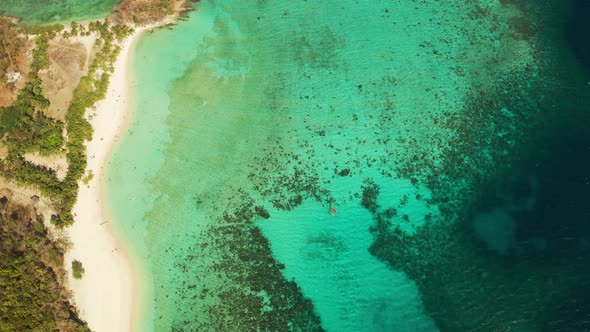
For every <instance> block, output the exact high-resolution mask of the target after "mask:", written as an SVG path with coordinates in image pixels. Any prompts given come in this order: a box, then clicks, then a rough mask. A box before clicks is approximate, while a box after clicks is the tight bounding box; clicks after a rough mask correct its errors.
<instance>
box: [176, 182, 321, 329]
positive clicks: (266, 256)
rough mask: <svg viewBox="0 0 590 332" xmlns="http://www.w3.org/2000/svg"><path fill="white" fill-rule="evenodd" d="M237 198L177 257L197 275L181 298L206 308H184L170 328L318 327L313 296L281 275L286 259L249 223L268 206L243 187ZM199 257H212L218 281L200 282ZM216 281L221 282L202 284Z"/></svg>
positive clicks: (185, 269)
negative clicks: (198, 312) (195, 313)
mask: <svg viewBox="0 0 590 332" xmlns="http://www.w3.org/2000/svg"><path fill="white" fill-rule="evenodd" d="M235 201H236V202H237V203H236V205H231V208H230V209H228V210H226V211H225V213H224V214H223V217H222V218H220V219H219V220H217V222H216V223H215V225H214V226H210V227H208V228H207V229H205V230H203V231H202V238H203V241H202V242H201V243H200V244H199V245H197V246H194V247H193V248H192V250H191V251H192V252H191V253H190V254H189V255H187V256H186V259H185V260H184V261H183V262H182V263H177V268H179V269H180V270H182V271H183V272H184V273H185V274H187V275H190V274H193V273H194V276H195V277H194V278H191V279H188V281H185V282H183V287H182V290H181V292H182V294H180V298H181V299H183V302H184V303H190V302H191V301H198V302H201V303H207V311H206V312H204V313H202V314H203V317H201V319H198V320H191V319H190V317H191V316H190V311H187V312H186V314H183V315H182V317H187V318H186V320H185V321H182V322H176V323H175V325H174V330H175V331H206V330H215V331H257V330H262V331H288V330H295V331H322V330H323V329H322V328H321V324H320V319H319V317H318V316H317V314H316V313H315V312H314V307H313V304H312V302H311V301H310V300H309V299H306V298H305V297H304V296H303V295H302V293H301V289H300V288H299V287H298V286H297V284H296V283H295V282H294V281H292V280H287V279H286V278H285V277H284V276H283V274H282V270H283V269H284V265H283V264H281V263H279V262H277V261H276V259H275V258H274V257H273V256H272V252H271V249H270V244H269V242H268V240H267V239H266V238H265V237H264V236H263V235H262V233H261V231H260V229H259V228H258V227H257V226H256V225H255V224H254V223H253V222H254V221H256V220H257V219H264V218H267V217H268V212H267V211H266V209H264V208H263V207H262V206H257V205H254V201H253V200H252V199H251V198H249V197H248V195H247V194H246V193H244V192H243V191H240V192H239V194H238V195H237V196H236V200H235ZM203 257H210V258H211V257H213V258H215V262H214V263H213V265H212V266H211V271H209V272H210V273H211V275H213V276H216V278H217V279H218V282H217V283H211V282H209V283H207V284H205V283H202V282H200V281H201V279H200V278H202V273H201V272H199V271H198V266H199V264H197V261H198V260H201V259H203ZM195 266H197V268H195ZM193 269H195V270H193ZM224 280H226V281H227V282H222V281H224ZM216 284H217V285H218V286H219V287H216V288H212V289H209V288H205V286H206V285H210V286H209V287H215V286H213V285H216ZM179 310H181V311H184V310H190V308H187V309H185V308H180V309H179Z"/></svg>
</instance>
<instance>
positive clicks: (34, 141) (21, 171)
mask: <svg viewBox="0 0 590 332" xmlns="http://www.w3.org/2000/svg"><path fill="white" fill-rule="evenodd" d="M58 28H59V27H57V28H55V27H54V28H51V29H46V30H43V32H42V33H41V34H40V35H38V36H36V37H35V39H34V41H35V46H36V47H35V49H34V53H33V61H32V64H31V72H30V74H29V77H28V79H29V81H28V83H27V84H26V85H25V88H24V89H23V91H21V93H20V94H19V96H18V98H17V101H16V102H15V103H14V105H12V106H11V107H8V108H0V136H3V137H4V138H5V141H6V145H7V146H8V147H9V155H8V157H7V158H5V160H3V161H2V163H0V171H2V174H3V175H4V176H5V177H7V178H9V179H12V180H14V181H16V182H17V183H19V184H21V185H24V186H29V187H33V188H36V189H39V190H40V191H41V192H42V193H43V194H44V195H46V196H48V197H50V198H51V199H52V201H53V202H54V203H55V205H56V209H57V211H58V213H57V214H56V215H54V216H53V217H52V218H51V221H52V222H53V223H54V224H55V225H57V226H58V227H64V226H68V225H71V224H72V223H73V222H74V218H73V215H72V209H73V207H74V205H75V203H76V199H77V196H78V181H79V180H81V179H82V176H83V175H84V172H85V170H86V147H85V146H84V142H85V141H86V140H89V139H90V138H91V137H92V127H91V125H90V123H88V121H87V120H86V118H85V117H84V115H85V113H86V109H87V108H89V107H91V106H92V105H94V103H96V102H97V101H99V100H100V99H103V98H104V97H105V96H106V91H107V88H108V84H109V78H110V72H112V70H113V63H114V61H115V59H116V57H117V55H118V53H119V52H120V47H119V46H118V45H117V42H118V41H121V40H122V39H123V38H125V37H126V36H127V35H128V34H129V33H130V32H131V29H130V28H128V27H127V26H125V25H114V26H111V25H110V24H109V22H108V21H103V22H98V21H96V22H91V23H90V24H89V26H88V30H85V29H84V28H83V27H81V26H79V25H74V30H73V31H70V32H64V33H63V34H62V36H63V35H64V34H69V35H75V34H78V33H83V34H89V33H94V34H96V35H97V36H98V43H99V45H100V46H101V50H100V52H99V53H98V54H97V55H96V57H95V58H94V60H93V62H92V63H91V64H90V65H89V68H88V73H87V74H86V75H85V76H83V77H82V78H81V79H80V83H79V85H78V87H77V88H76V89H75V90H74V91H73V98H72V102H71V104H70V106H69V108H68V110H67V113H66V121H65V125H64V124H63V123H61V122H59V121H55V120H52V119H49V118H48V117H46V116H45V115H44V113H43V112H41V111H42V110H43V109H45V108H47V107H48V106H49V101H48V100H47V99H46V98H45V97H44V96H43V89H42V87H41V81H40V79H39V77H38V73H39V71H40V70H42V69H44V68H46V67H47V66H48V64H49V58H48V54H47V48H48V45H49V43H50V41H51V40H52V39H54V38H56V36H57V35H58V33H59V32H60V31H59V30H58ZM64 127H65V128H64ZM64 129H65V131H66V132H67V141H66V144H65V146H64V138H63V135H62V133H63V132H64ZM64 149H65V151H66V158H67V162H68V166H69V167H68V173H67V175H66V178H65V179H64V180H63V181H59V179H58V178H57V176H56V174H55V172H54V171H53V170H51V169H48V168H45V167H42V166H37V165H34V164H32V163H29V162H27V161H25V160H24V159H23V157H22V156H23V154H25V153H27V152H38V153H39V154H41V155H51V154H54V153H58V152H60V151H62V150H64Z"/></svg>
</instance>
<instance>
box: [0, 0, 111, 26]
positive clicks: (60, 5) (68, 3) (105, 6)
mask: <svg viewBox="0 0 590 332" xmlns="http://www.w3.org/2000/svg"><path fill="white" fill-rule="evenodd" d="M116 3H117V0H1V1H0V13H4V14H5V15H8V16H13V17H19V18H22V19H23V22H24V23H26V24H44V23H63V22H68V23H69V22H72V21H85V20H91V19H100V18H103V17H105V16H107V15H108V14H109V13H110V12H111V10H112V9H113V7H114V6H115V4H116Z"/></svg>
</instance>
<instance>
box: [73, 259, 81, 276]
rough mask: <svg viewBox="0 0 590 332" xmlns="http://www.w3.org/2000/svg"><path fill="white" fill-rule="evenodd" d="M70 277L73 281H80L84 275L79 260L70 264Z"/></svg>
mask: <svg viewBox="0 0 590 332" xmlns="http://www.w3.org/2000/svg"><path fill="white" fill-rule="evenodd" d="M72 275H73V276H74V278H75V279H82V276H83V275H84V267H83V266H82V262H80V261H79V260H74V261H73V262H72Z"/></svg>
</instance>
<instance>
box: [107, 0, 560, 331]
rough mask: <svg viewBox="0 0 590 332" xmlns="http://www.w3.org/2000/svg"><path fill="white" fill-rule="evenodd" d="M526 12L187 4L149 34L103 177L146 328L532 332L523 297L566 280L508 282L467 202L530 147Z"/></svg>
mask: <svg viewBox="0 0 590 332" xmlns="http://www.w3.org/2000/svg"><path fill="white" fill-rule="evenodd" d="M525 12H526V11H524V10H523V8H522V7H519V6H517V5H515V4H512V3H500V2H498V3H495V2H494V3H486V4H478V3H476V2H469V3H465V2H464V1H449V2H445V3H441V2H439V1H424V2H420V3H417V2H404V1H384V0H383V1H357V2H355V3H354V4H351V3H349V4H343V3H342V2H340V1H322V2H297V3H293V2H291V1H281V0H276V1H258V2H256V3H248V4H246V3H243V2H239V1H229V0H226V1H201V3H200V4H199V5H198V10H197V11H195V12H193V13H191V14H190V16H189V18H188V20H187V21H183V22H180V23H179V24H177V25H176V26H175V27H174V28H173V29H171V30H168V29H163V30H159V31H157V32H155V33H152V34H149V35H147V36H145V37H144V38H143V39H142V40H141V42H140V43H139V45H138V47H137V50H136V54H135V65H134V71H135V74H134V78H133V86H134V93H135V98H136V107H135V108H134V110H133V111H134V119H133V121H132V124H131V126H130V128H129V130H128V132H127V133H126V135H125V137H124V138H123V140H122V142H121V143H120V145H119V146H118V147H117V150H116V152H115V154H114V156H113V158H112V160H111V162H110V166H109V171H108V177H107V179H105V181H107V196H108V197H109V200H110V201H111V205H112V210H113V216H114V219H115V220H116V229H117V232H118V233H119V234H120V235H121V236H122V237H123V238H124V239H125V240H126V242H129V243H132V244H133V245H132V251H134V252H133V253H134V256H136V257H137V258H138V259H139V260H141V261H143V262H144V263H145V268H146V272H147V273H146V274H145V276H144V277H145V280H144V281H145V284H146V285H148V288H149V292H148V294H149V296H148V301H147V302H146V303H145V308H144V311H145V317H144V319H143V320H142V321H143V322H144V323H145V326H143V327H142V328H143V329H144V330H156V331H160V330H174V329H188V330H199V329H201V330H204V329H223V330H250V329H262V330H290V329H292V330H319V329H321V328H323V329H326V330H330V331H362V330H366V331H391V330H398V331H436V330H439V329H441V330H446V331H447V330H448V331H455V330H457V331H459V330H469V329H473V328H479V329H480V330H490V331H492V330H495V329H499V328H505V327H506V326H513V327H514V328H518V330H519V331H520V330H522V331H535V330H536V328H537V325H535V324H536V323H535V322H536V320H537V319H539V317H541V315H540V314H538V313H539V312H542V310H539V308H538V307H539V306H537V307H534V303H544V304H547V303H549V302H550V300H549V299H548V298H549V297H551V296H553V295H555V296H557V295H559V294H562V293H560V292H562V291H564V290H563V289H558V288H555V289H553V290H552V292H553V293H554V294H553V293H551V292H548V293H547V294H550V293H551V294H553V295H551V296H549V295H548V296H547V299H544V300H543V301H545V302H543V301H541V302H534V301H536V300H538V297H537V296H536V295H534V294H535V293H534V292H533V291H532V289H534V287H535V286H536V285H542V286H543V287H548V286H547V284H543V283H542V279H543V278H544V276H546V275H543V274H542V273H540V272H539V271H542V268H541V267H539V266H536V265H530V264H529V263H526V264H524V263H523V264H521V263H519V264H520V265H517V268H516V269H515V270H514V271H516V272H514V273H513V274H510V273H507V271H508V270H509V268H507V267H506V266H504V265H502V264H501V260H502V256H500V257H499V256H498V255H497V253H493V252H492V253H490V252H489V250H488V247H486V244H485V243H483V244H482V241H481V239H478V238H477V234H475V235H474V233H473V223H472V222H471V221H470V220H472V219H473V216H470V215H469V212H465V211H470V210H469V206H477V205H478V204H479V203H477V202H475V203H474V199H473V197H479V196H478V195H480V193H479V191H480V190H483V189H482V188H486V186H485V185H484V184H485V183H487V182H489V181H493V179H494V177H495V176H496V175H498V174H500V173H499V171H498V169H500V168H501V167H499V165H500V166H501V165H504V164H507V163H508V160H509V159H510V156H513V155H517V151H519V150H520V149H523V147H524V146H525V145H526V144H528V143H527V142H526V140H525V138H523V137H526V136H527V135H528V134H527V130H532V129H530V128H529V127H528V126H529V124H530V123H532V122H533V120H534V119H535V117H536V114H537V113H535V112H537V109H538V107H537V108H535V107H534V106H536V105H538V104H536V103H537V100H538V99H539V98H540V97H539V96H538V95H530V94H528V93H529V92H530V91H534V90H535V89H536V88H537V85H536V84H537V83H538V80H539V79H538V78H539V77H540V76H539V75H540V71H538V70H540V68H541V67H542V65H543V63H542V62H540V61H539V51H538V50H537V49H536V48H535V47H536V44H535V43H533V42H532V40H533V38H534V32H533V31H532V30H530V31H529V30H526V29H522V24H530V22H529V23H526V22H527V21H526V20H527V19H528V17H527V16H526V15H525V14H524V13H525ZM451 18H452V19H451ZM523 22H524V23H523ZM529 34H530V35H529ZM521 95H522V96H524V97H522V98H520V96H521ZM507 96H508V97H507ZM512 96H515V98H512ZM544 98H549V97H544ZM539 112H540V111H539ZM496 172H498V173H496ZM490 179H491V180H490ZM472 214H476V212H473V213H472ZM498 224H500V225H501V224H502V223H501V222H499V223H498ZM463 226H464V227H463ZM493 231H495V230H493ZM496 233H497V232H496ZM502 248H503V249H506V252H508V249H509V248H504V247H502ZM498 257H499V258H498ZM498 260H500V261H498ZM527 264H529V265H527ZM531 271H533V272H531ZM555 271H557V270H555ZM527 273H537V275H536V276H535V278H533V279H530V278H529V279H530V280H534V281H536V282H537V281H538V283H537V284H535V283H531V284H528V286H527V287H521V288H518V285H519V284H520V283H521V282H522V281H523V280H527V279H526V278H527V275H528V274H527ZM567 278H569V275H567V276H565V277H562V279H566V280H567ZM482 280H484V281H482ZM486 280H487V281H486ZM562 281H563V280H562ZM498 285H502V288H501V289H504V290H506V293H509V292H510V291H511V290H512V289H515V287H516V289H519V290H520V292H521V293H519V294H524V295H522V296H525V298H526V300H523V301H521V302H520V303H518V304H517V305H515V304H514V303H513V302H510V301H508V300H507V298H506V297H505V296H506V294H505V293H502V292H499V293H497V294H499V295H498V298H497V299H496V298H495V297H494V296H493V294H494V293H492V292H491V291H490V289H492V288H497V286H498ZM490 287H491V288H490ZM543 289H546V288H543ZM455 293H457V294H459V295H457V296H455V295H453V294H455ZM558 293H559V294H558ZM490 294H492V295H490ZM556 294H557V295H556ZM484 299H485V300H488V299H489V303H488V305H487V307H486V308H481V307H479V303H482V301H483V300H484ZM507 304H510V305H512V306H513V307H514V308H515V309H514V310H513V311H510V312H507V311H502V310H501V308H503V307H504V306H505V305H507ZM472 309H473V310H477V315H474V314H468V313H469V312H470V311H469V310H472ZM519 318H522V319H520V320H519ZM482 321H487V322H489V323H487V325H485V326H484V325H482V324H481V322H482ZM511 324H512V325H511Z"/></svg>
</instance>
